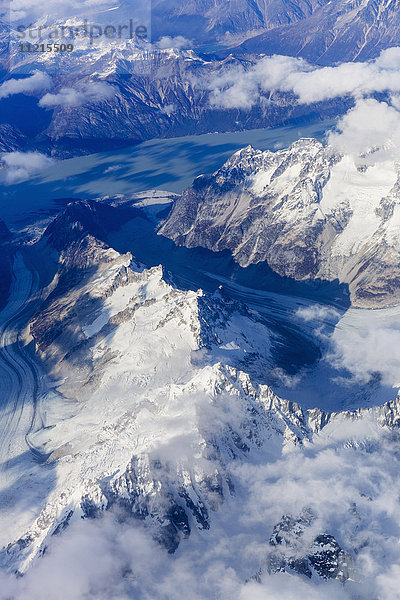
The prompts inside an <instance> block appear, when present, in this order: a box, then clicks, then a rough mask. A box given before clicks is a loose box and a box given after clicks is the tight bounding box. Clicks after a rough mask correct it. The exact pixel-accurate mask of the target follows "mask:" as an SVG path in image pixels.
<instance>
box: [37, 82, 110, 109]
mask: <svg viewBox="0 0 400 600" xmlns="http://www.w3.org/2000/svg"><path fill="white" fill-rule="evenodd" d="M115 93H116V90H115V88H114V87H113V86H112V85H109V84H108V83H105V82H102V81H98V82H92V83H86V84H83V85H81V86H79V87H78V88H68V87H63V88H61V89H60V91H59V92H57V93H55V94H50V93H49V94H46V95H45V96H43V98H41V100H40V101H39V106H42V107H44V108H53V107H54V106H82V105H84V104H94V103H96V102H101V101H102V100H106V99H107V98H111V97H112V96H114V95H115Z"/></svg>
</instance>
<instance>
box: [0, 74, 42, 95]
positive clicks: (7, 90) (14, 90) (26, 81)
mask: <svg viewBox="0 0 400 600" xmlns="http://www.w3.org/2000/svg"><path fill="white" fill-rule="evenodd" d="M51 86H52V80H51V77H49V75H47V74H46V73H43V71H35V72H34V73H33V75H31V76H30V77H24V78H23V79H8V80H7V81H5V82H4V83H2V84H1V85H0V98H8V97H9V96H14V95H15V94H35V93H37V92H41V91H43V90H48V89H50V88H51Z"/></svg>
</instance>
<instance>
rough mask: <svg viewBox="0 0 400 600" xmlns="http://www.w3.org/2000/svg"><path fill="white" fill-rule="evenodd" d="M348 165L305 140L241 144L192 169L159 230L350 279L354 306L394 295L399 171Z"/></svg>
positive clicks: (287, 271)
mask: <svg viewBox="0 0 400 600" xmlns="http://www.w3.org/2000/svg"><path fill="white" fill-rule="evenodd" d="M367 161H368V158H367V157H366V158H365V162H366V163H367V164H365V165H362V164H361V165H357V163H356V162H355V161H354V159H353V158H352V157H351V156H342V155H339V154H337V153H335V152H334V151H333V149H332V148H331V147H329V146H324V145H323V144H321V143H320V142H318V141H316V140H313V139H303V140H299V141H297V142H295V143H294V144H293V145H292V146H291V147H290V148H288V149H285V150H279V151H277V152H271V151H265V152H262V151H260V150H255V149H253V148H252V147H247V148H244V149H243V150H241V151H239V152H237V153H236V154H234V155H233V156H232V157H231V159H229V160H228V161H227V162H226V163H225V165H224V166H223V167H222V168H221V169H219V170H218V171H217V172H215V173H214V174H213V175H210V176H207V175H202V176H200V177H198V178H197V179H196V180H195V181H194V183H193V185H192V187H190V188H189V189H187V190H186V191H185V192H184V193H183V195H182V196H181V198H180V199H179V200H178V201H177V202H176V203H175V204H174V206H173V209H172V211H171V213H170V215H169V217H168V219H167V221H166V222H165V224H164V225H163V226H162V228H161V230H160V233H161V234H162V235H165V236H167V237H170V238H171V239H173V240H174V241H175V243H177V244H180V245H185V246H188V247H196V246H203V247H205V248H209V249H211V250H214V251H221V250H224V249H229V250H230V251H231V252H232V255H233V257H234V259H235V260H236V261H237V262H238V263H239V264H240V265H242V266H243V267H247V266H248V265H250V264H256V263H262V262H267V263H268V265H269V267H271V268H272V269H273V270H274V271H275V272H276V273H278V274H279V275H281V276H286V277H292V278H294V279H298V280H308V279H322V280H324V279H325V280H335V279H338V280H339V281H340V282H343V283H346V284H348V285H349V289H350V293H351V299H352V302H353V304H354V305H355V306H371V307H377V306H385V305H389V304H393V303H396V302H398V299H399V287H398V280H399V271H398V264H399V252H400V247H399V244H398V236H397V233H396V232H397V228H398V214H399V210H398V209H399V192H398V187H399V180H398V177H399V173H398V167H397V164H396V163H395V162H393V161H391V160H388V161H386V162H384V163H382V162H379V163H377V164H368V162H367Z"/></svg>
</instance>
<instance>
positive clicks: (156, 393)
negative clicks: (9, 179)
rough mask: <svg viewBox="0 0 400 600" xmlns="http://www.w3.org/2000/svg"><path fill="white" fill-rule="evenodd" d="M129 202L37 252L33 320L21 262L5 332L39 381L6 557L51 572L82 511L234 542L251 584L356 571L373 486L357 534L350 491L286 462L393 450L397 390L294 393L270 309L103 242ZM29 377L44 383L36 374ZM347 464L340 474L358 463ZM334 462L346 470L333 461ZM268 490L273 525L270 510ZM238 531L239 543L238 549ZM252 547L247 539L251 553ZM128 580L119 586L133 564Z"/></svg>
mask: <svg viewBox="0 0 400 600" xmlns="http://www.w3.org/2000/svg"><path fill="white" fill-rule="evenodd" d="M141 202H142V204H144V205H146V209H148V207H147V204H146V202H145V201H144V200H142V201H141ZM114 204H116V205H115V206H111V205H100V204H99V203H96V202H93V201H81V202H75V203H74V204H72V205H69V206H67V207H66V208H65V210H64V211H63V212H62V213H60V215H59V216H57V217H56V218H55V219H54V221H53V222H52V223H51V224H50V225H49V226H48V227H47V229H46V231H45V232H44V234H43V235H42V237H41V239H40V240H39V241H38V242H37V243H36V244H33V245H31V246H30V247H29V248H28V249H25V261H26V265H27V267H25V268H23V265H22V264H20V271H21V272H22V274H23V273H25V274H26V271H27V268H28V269H32V273H31V275H30V276H28V275H27V277H26V278H25V283H26V284H28V283H29V280H32V281H33V282H34V283H35V286H37V285H38V283H39V282H41V284H42V286H43V285H44V284H46V287H44V288H43V287H42V289H37V287H35V290H36V291H35V293H34V294H32V297H31V306H32V308H31V310H33V309H34V308H35V313H34V315H33V316H29V313H27V318H29V322H24V320H23V319H24V313H23V312H18V311H20V306H19V304H18V302H17V300H18V297H17V296H18V294H21V293H22V292H23V289H24V288H23V286H21V285H20V286H18V285H17V284H18V270H17V269H15V279H16V285H15V286H14V287H13V290H14V291H13V294H14V295H15V294H16V295H15V296H13V297H12V298H11V301H10V304H9V307H8V311H9V312H10V311H11V312H12V310H13V307H14V308H15V310H16V311H17V314H16V316H15V317H13V316H12V315H11V314H8V313H7V315H8V316H7V318H8V323H9V328H8V326H7V324H5V327H4V336H3V337H2V340H3V341H4V340H9V343H8V344H5V343H4V344H3V342H2V346H1V348H0V368H2V367H5V365H7V368H8V369H9V371H8V373H9V379H10V382H9V384H10V385H9V391H10V392H13V391H16V390H13V387H12V382H13V381H14V380H15V381H14V383H15V386H17V385H19V384H18V381H19V382H20V383H21V382H22V384H24V385H25V388H24V389H25V391H24V398H25V405H26V406H25V407H22V409H21V410H22V413H21V414H23V416H24V418H23V419H20V420H18V419H14V420H13V426H15V432H14V435H13V436H11V437H10V438H9V439H8V438H7V439H8V446H7V448H8V449H6V450H4V452H3V455H2V457H1V458H2V465H3V468H2V469H1V470H0V483H1V486H0V496H1V498H2V500H3V501H4V502H3V503H4V508H3V509H2V511H1V513H0V516H1V522H0V525H1V526H0V531H1V545H2V547H3V548H2V552H1V564H2V566H3V567H5V568H6V569H8V570H11V571H13V570H14V571H15V570H18V571H20V572H29V571H30V567H31V566H33V571H34V570H35V569H36V568H39V569H40V568H41V567H40V566H38V565H39V563H41V561H42V560H43V561H46V557H45V558H43V559H40V560H39V557H41V556H42V555H47V554H50V555H52V552H53V550H52V548H53V546H54V543H55V542H54V540H55V539H57V538H59V541H60V543H61V544H62V543H63V539H64V538H65V536H68V535H69V533H68V532H69V531H70V530H73V531H77V530H79V527H80V526H81V525H82V519H83V520H85V521H86V522H87V521H88V520H90V519H95V518H97V517H101V516H102V515H104V514H110V515H113V518H115V519H116V520H117V521H118V522H119V523H123V527H124V528H125V530H126V531H131V530H132V529H133V530H135V531H136V530H137V529H138V528H139V529H143V530H144V532H146V535H149V536H151V537H152V538H153V539H154V540H156V541H157V542H159V544H160V547H162V548H164V549H166V550H167V551H168V552H169V553H170V554H172V553H175V554H176V555H177V558H176V560H177V561H178V562H177V563H176V564H177V565H179V560H180V559H179V556H182V553H183V554H185V553H188V556H190V557H193V556H194V555H196V556H200V555H201V556H202V557H203V558H202V559H201V560H202V561H203V560H206V557H207V556H209V552H208V551H207V549H208V550H209V549H210V547H211V546H213V545H214V544H215V543H219V544H222V545H226V550H224V551H223V552H222V553H221V555H220V556H221V557H224V560H226V561H227V564H228V565H229V568H231V566H233V565H236V563H237V565H239V563H240V564H241V566H237V567H235V568H237V569H238V571H237V572H238V573H240V577H243V581H244V580H245V579H246V578H247V579H249V580H251V581H253V582H257V581H259V582H262V581H263V580H264V578H265V576H266V575H267V574H268V573H270V574H273V573H277V572H288V573H292V574H299V575H300V576H301V577H306V578H311V579H312V581H316V582H322V581H324V580H325V579H334V580H337V582H344V581H347V580H348V579H349V578H350V579H354V578H355V579H357V577H358V576H356V575H355V573H356V565H355V564H353V563H356V562H357V560H358V559H357V553H359V552H361V554H362V552H363V548H365V536H366V535H368V532H369V529H368V523H367V521H368V519H366V517H365V515H364V512H365V510H366V507H365V506H364V504H363V502H364V503H365V502H366V501H364V500H363V498H364V497H365V493H364V487H363V486H361V487H362V489H361V491H360V496H359V497H358V496H357V494H358V491H357V492H354V493H352V495H351V499H353V496H354V495H355V497H357V502H359V503H360V505H361V508H358V507H355V508H354V514H357V518H356V517H354V518H353V517H352V519H353V520H352V521H351V524H350V525H349V527H350V529H348V535H347V536H346V535H344V532H343V528H341V526H340V525H338V523H337V520H335V519H336V517H335V518H334V515H336V514H337V513H338V510H339V509H338V503H339V504H340V503H342V504H343V507H342V508H340V510H339V512H340V515H342V513H343V511H344V513H345V512H346V511H347V510H350V509H349V508H348V504H349V502H350V496H349V498H347V497H344V496H343V498H338V500H337V503H336V504H335V503H333V504H331V505H329V503H328V504H326V505H325V504H324V505H323V506H322V508H321V506H319V504H318V501H317V499H316V498H317V496H318V497H319V495H320V492H318V493H317V491H316V490H315V489H314V488H313V487H312V486H311V487H310V489H309V494H306V496H307V497H304V498H303V497H301V496H297V495H296V496H294V499H293V498H292V499H291V498H290V497H289V496H290V494H289V496H287V497H286V496H285V495H282V491H281V492H279V490H278V489H275V487H276V486H278V488H279V480H280V477H284V473H286V472H287V476H288V477H289V476H290V477H292V475H290V473H291V469H292V468H293V465H295V464H296V461H298V460H301V461H303V462H304V461H305V464H307V465H308V467H307V468H308V469H309V472H310V473H312V474H313V475H312V476H313V477H314V476H315V473H314V469H315V468H316V469H317V471H318V469H320V467H319V466H318V464H319V463H318V461H319V458H317V457H319V456H325V455H329V456H330V455H331V453H332V452H333V453H336V454H337V456H338V457H339V456H340V457H342V454H343V452H347V453H349V452H354V453H355V454H354V456H355V457H357V459H358V460H359V461H361V462H362V461H367V459H368V460H370V458H369V457H370V456H372V457H375V460H378V459H377V458H376V457H379V456H380V455H379V448H381V446H382V448H384V452H386V453H389V454H390V452H392V445H393V444H394V443H395V442H394V440H395V439H397V438H396V436H397V430H398V427H399V423H400V405H399V399H398V398H397V399H395V400H394V401H392V402H390V403H388V404H386V405H384V406H381V407H375V408H370V409H365V410H356V411H353V412H349V411H345V412H337V413H325V412H323V411H321V410H319V409H311V410H305V409H304V408H302V407H301V406H299V405H298V404H296V403H294V402H289V401H287V400H284V399H281V398H279V397H278V396H277V395H276V394H275V393H274V392H273V390H272V389H271V388H270V387H269V386H268V385H267V384H266V383H260V381H262V380H263V377H265V376H266V374H267V372H268V369H269V367H270V366H271V353H270V346H271V339H270V335H271V332H270V331H269V329H268V327H267V326H266V325H265V323H264V319H263V318H262V317H261V316H260V315H259V314H258V313H256V312H255V311H254V310H249V309H247V308H246V307H245V306H244V305H242V304H240V303H239V302H232V301H231V300H228V299H227V298H226V297H225V296H224V294H223V292H221V291H219V292H217V293H216V294H213V295H209V294H205V293H204V292H202V291H201V290H198V291H184V290H180V289H178V288H176V287H174V286H172V285H171V284H170V283H169V282H168V275H167V274H166V273H164V272H163V269H162V267H153V268H150V269H145V268H143V267H142V266H141V265H139V264H137V263H136V261H135V259H134V258H133V257H132V256H131V255H130V254H129V253H127V254H119V253H118V252H116V251H115V250H114V249H112V248H110V247H109V246H108V245H107V244H106V243H105V242H104V241H102V240H101V238H103V237H104V229H103V227H102V225H104V224H105V219H107V224H108V225H111V226H112V225H113V224H115V223H117V222H118V219H119V217H118V216H117V215H119V211H120V210H121V209H122V208H123V207H124V205H123V203H122V204H121V206H119V204H118V202H115V203H114ZM124 210H126V207H125V208H124ZM150 213H151V211H150ZM150 213H149V214H150ZM123 214H126V213H123ZM133 214H135V213H133ZM131 217H132V213H131ZM138 218H139V217H138ZM96 236H97V237H96ZM29 253H30V254H29ZM38 256H39V257H40V266H41V274H40V275H38V273H35V270H34V269H35V264H37V257H38ZM18 261H19V263H21V260H20V259H18ZM18 290H19V291H18ZM16 326H18V330H19V331H20V333H19V334H18V335H17V337H16V340H15V342H12V339H11V338H13V339H14V338H15V336H16V333H15V327H16ZM11 342H12V343H11ZM33 353H34V354H33ZM6 361H8V362H6ZM38 363H40V364H38ZM10 365H12V366H10ZM34 365H36V366H34ZM10 369H11V370H13V369H14V371H15V373H14V375H12V373H11V371H10ZM32 369H33V371H32ZM29 373H31V375H33V376H34V379H33V380H32V381H33V383H32V384H29V385H27V384H28V383H29V381H30V379H29V377H28V376H30V375H29ZM249 373H250V374H249ZM18 374H19V375H20V377H18ZM35 382H36V383H35ZM38 384H39V385H38ZM30 388H32V393H34V388H35V389H36V388H37V389H36V396H35V397H34V396H32V399H31V401H32V403H34V405H35V412H34V418H33V420H32V422H30V420H29V419H28V420H27V419H26V418H25V412H29V410H30V398H29V393H30ZM5 389H6V388H5ZM6 408H7V407H6ZM0 416H1V417H2V418H3V417H4V418H7V412H4V414H3V412H2V413H1V415H0ZM11 416H13V415H11ZM25 426H26V427H28V432H25V431H24V427H25ZM24 434H25V438H26V440H27V441H28V442H29V446H28V449H25V450H24V448H23V440H24ZM21 444H22V445H21ZM393 448H394V446H393ZM32 451H33V452H34V455H33V457H32ZM346 456H347V455H346ZM385 456H386V454H385ZM338 460H339V459H338ZM340 460H342V458H340ZM340 460H339V462H338V468H339V469H340V471H338V473H337V474H336V475H333V476H332V477H339V476H340V477H342V476H344V475H343V468H342V463H341V462H340ZM346 460H347V459H346ZM371 460H374V459H371ZM281 463H282V464H283V465H284V467H283V471H282V472H281V473H279V475H278V474H275V473H274V469H278V470H279V469H280V466H279V465H280V464H281ZM314 464H316V467H314ZM330 464H331V466H332V469H334V467H335V464H336V462H335V460H332V461H331V462H330ZM362 464H364V463H363V462H362ZM368 464H369V463H368ZM299 468H300V467H299ZM346 468H347V467H346ZM363 468H364V467H363ZM365 468H367V465H365ZM263 469H270V470H271V473H270V474H269V475H268V477H269V479H268V477H267V479H268V481H269V484H268V485H269V487H270V488H271V489H272V490H274V492H273V494H272V496H271V498H272V500H271V502H272V503H271V502H269V501H268V495H265V494H266V492H265V489H264V488H261V489H262V490H264V491H262V494H261V495H259V494H258V493H257V485H259V478H260V477H261V478H263V477H264V476H265V475H263V474H262V472H261V471H262V470H263ZM260 470H261V471H260ZM375 475H376V473H375ZM301 477H306V478H307V476H306V475H305V474H304V472H303V473H302V475H301V476H300V475H299V476H298V479H301ZM260 485H261V484H260ZM285 485H287V484H285ZM296 485H297V484H296ZM363 485H364V484H363ZM365 485H367V484H365ZM253 488H254V489H253ZM285 489H289V488H287V487H286V488H285ZM278 492H279V493H278ZM274 494H275V496H274ZM370 494H371V495H372V496H373V492H372V491H371V492H370ZM254 503H256V505H257V510H256V511H255V505H254ZM266 503H267V505H268V506H269V508H268V510H269V513H268V514H267V516H266V517H265V519H266V520H265V522H264V514H263V513H262V512H261V513H259V509H260V510H261V509H262V510H263V511H265V510H266V508H265V505H266ZM329 506H331V509H332V510H331V512H329ZM374 507H375V504H374ZM374 510H378V507H376V508H374ZM254 511H255V512H254ZM363 511H364V512H363ZM344 513H343V514H344ZM255 514H256V515H257V516H255ZM374 514H375V513H374ZM282 515H284V516H282ZM340 518H342V517H340ZM254 519H255V521H254ZM353 521H354V523H353ZM99 522H100V523H101V521H99ZM360 523H361V524H362V525H360ZM105 527H106V525H105ZM118 527H119V526H118ZM360 527H362V529H361V531H362V534H360ZM231 538H232V539H235V540H241V542H240V541H238V542H237V543H236V544H234V545H232V547H231V549H230V550H229V551H228V550H227V548H228V547H230V546H231V545H230V539H231ZM143 543H144V542H143ZM146 543H147V542H146ZM241 543H244V544H246V547H249V548H250V550H249V554H248V555H246V556H245V557H242V558H240V556H239V555H240V554H241V553H240V547H241ZM388 543H389V542H388ZM380 544H381V545H380V546H379V547H380V548H383V547H386V546H385V544H384V542H383V541H382V542H380ZM210 545H211V546H210ZM249 545H250V546H249ZM252 545H253V546H252ZM254 545H256V547H257V551H255V547H254ZM251 547H253V549H252V550H251ZM180 553H181V554H180ZM199 553H200V554H199ZM35 559H36V560H35ZM190 560H192V558H191V559H190ZM207 560H208V559H207ZM34 565H36V567H35V566H34ZM138 568H139V567H138V566H137V565H135V566H134V567H133V573H134V577H135V581H136V582H137V583H136V584H135V585H138V586H139V589H142V588H141V585H142V583H141V582H142V579H143V578H144V579H143V581H144V580H145V579H146V578H147V576H148V575H147V573H144V572H138V570H137V569H138ZM205 568H209V565H208V567H207V566H205ZM238 576H239V575H238ZM127 577H128V576H127ZM118 578H119V581H120V583H121V585H122V584H123V582H124V581H125V575H122V574H120V575H119V576H118ZM23 579H24V580H25V578H23ZM26 581H28V582H29V575H27V579H26ZM126 581H128V582H129V581H130V579H129V577H128V579H127V580H126ZM106 585H108V583H107V584H106ZM104 589H105V588H104ZM107 589H108V588H107ZM138 593H139V594H140V593H141V592H138ZM143 593H145V592H143ZM146 593H147V592H146ZM153 596H154V597H158V596H157V594H156V595H154V593H153ZM94 597H95V596H94ZM127 597H129V596H127ZM170 597H175V596H174V595H173V594H172V596H171V595H170ZM198 597H199V598H206V597H207V595H204V594H203V595H199V596H198ZM216 597H218V598H219V597H221V598H222V597H224V596H223V595H222V593H221V594H220V595H218V594H217V596H216Z"/></svg>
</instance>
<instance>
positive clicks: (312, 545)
mask: <svg viewBox="0 0 400 600" xmlns="http://www.w3.org/2000/svg"><path fill="white" fill-rule="evenodd" d="M314 519H315V517H314V515H313V513H312V511H311V510H305V511H303V512H302V514H301V515H299V516H298V517H297V518H295V517H292V516H291V515H284V516H283V517H282V519H281V520H280V522H279V523H277V524H276V525H275V527H274V530H273V532H272V535H271V538H270V540H269V544H270V546H271V547H272V548H273V550H271V552H270V554H269V557H268V571H269V572H270V573H278V572H283V571H287V572H289V573H290V572H295V573H298V574H299V575H303V576H305V577H308V578H309V579H311V578H312V577H315V576H317V577H320V578H321V579H337V580H339V581H341V582H345V581H346V580H347V579H349V577H350V575H351V568H352V558H351V556H350V555H349V554H348V553H347V552H345V551H344V550H343V549H342V548H341V547H340V546H339V544H338V542H337V540H336V539H335V537H334V536H332V535H330V534H328V533H321V534H319V535H317V536H316V537H315V538H313V537H312V535H311V539H310V535H309V533H308V531H307V529H309V528H310V526H311V525H312V523H313V521H314ZM307 538H308V539H307Z"/></svg>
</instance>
